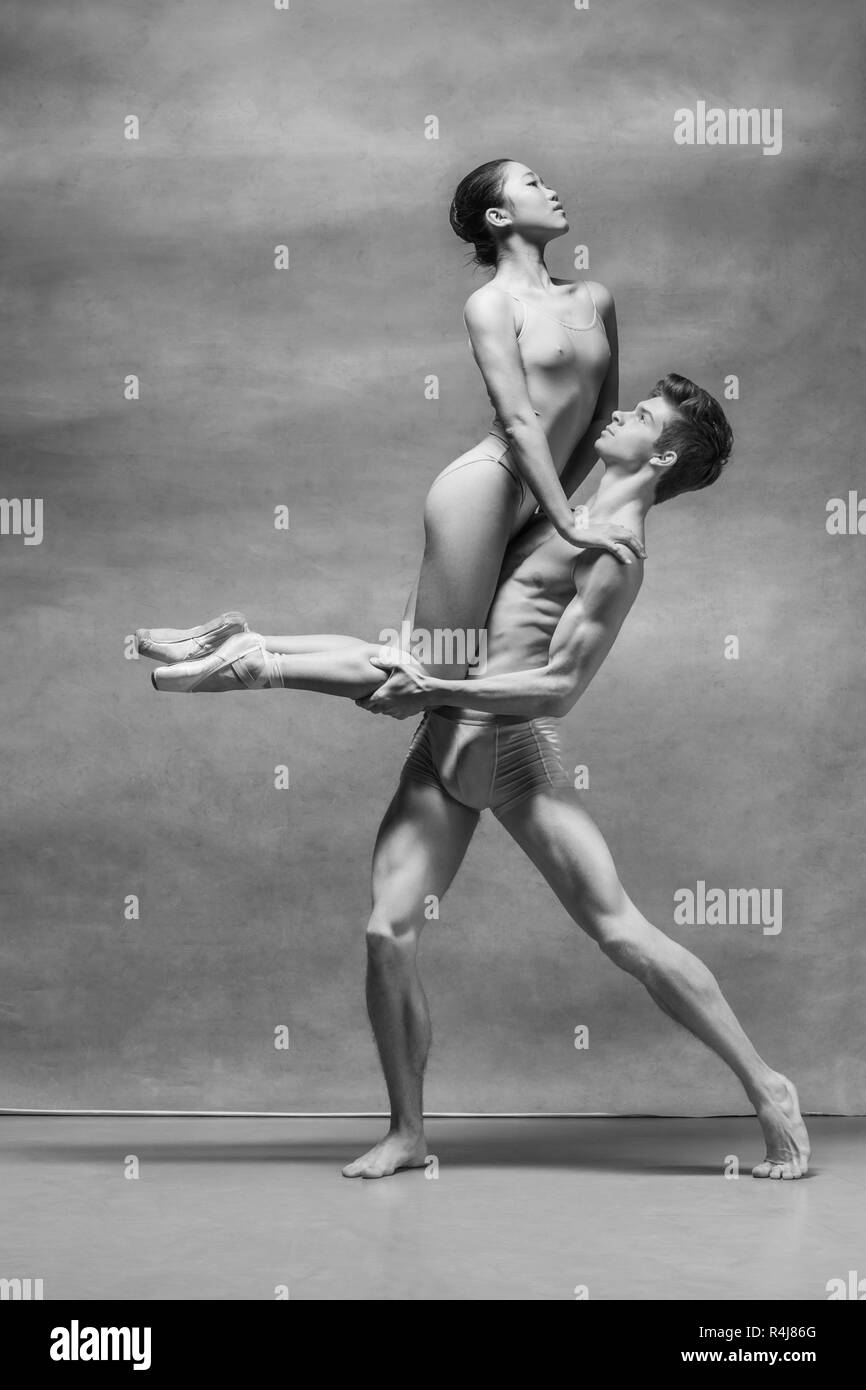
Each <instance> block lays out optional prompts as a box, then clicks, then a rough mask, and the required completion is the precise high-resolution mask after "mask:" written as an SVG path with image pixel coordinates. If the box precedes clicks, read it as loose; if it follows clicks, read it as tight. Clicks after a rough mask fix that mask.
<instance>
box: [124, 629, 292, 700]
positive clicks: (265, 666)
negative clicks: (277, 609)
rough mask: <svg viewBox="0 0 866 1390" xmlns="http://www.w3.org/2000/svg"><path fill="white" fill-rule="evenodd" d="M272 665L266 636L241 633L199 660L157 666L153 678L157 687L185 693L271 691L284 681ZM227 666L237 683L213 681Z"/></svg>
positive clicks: (218, 693) (155, 687) (211, 693)
mask: <svg viewBox="0 0 866 1390" xmlns="http://www.w3.org/2000/svg"><path fill="white" fill-rule="evenodd" d="M273 666H274V661H273V657H272V654H271V653H270V652H269V651H268V649H267V647H266V646H265V643H264V638H263V637H261V636H260V635H259V634H258V633H257V632H238V633H236V634H235V635H234V636H233V637H230V638H229V639H228V641H227V642H223V644H222V646H221V647H219V648H218V649H217V650H216V651H215V652H211V654H210V655H209V656H203V657H200V658H199V659H198V660H196V661H178V662H175V663H174V664H173V665H172V666H157V668H156V670H155V671H154V672H152V674H151V677H150V679H151V681H152V682H153V686H154V689H156V690H164V691H172V690H173V691H177V692H179V693H180V694H184V695H195V694H210V695H221V694H224V693H225V692H226V691H229V690H269V689H272V688H273V687H274V686H279V685H280V684H281V682H280V681H279V676H278V674H277V673H274V671H273ZM227 667H231V669H232V671H233V673H234V675H235V677H236V679H237V684H236V685H234V684H233V685H226V684H223V683H222V682H221V681H218V680H214V677H217V676H219V675H220V673H221V672H223V671H225V670H226V668H227Z"/></svg>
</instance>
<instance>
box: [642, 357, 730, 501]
mask: <svg viewBox="0 0 866 1390" xmlns="http://www.w3.org/2000/svg"><path fill="white" fill-rule="evenodd" d="M650 396H661V397H662V398H663V399H664V400H666V401H667V402H668V404H669V405H672V406H674V407H675V409H676V410H677V411H678V412H679V414H680V415H681V416H682V419H679V420H672V421H671V423H670V424H668V425H665V427H664V429H663V430H662V432H661V434H660V435H659V437H658V439H657V440H656V445H655V451H656V453H657V454H664V453H666V452H667V451H668V450H669V449H672V450H673V451H674V452H675V453H676V456H677V461H676V463H672V464H671V466H670V467H669V468H666V469H665V470H664V472H663V473H662V474H661V476H660V478H659V480H658V482H657V483H656V492H655V499H654V501H655V502H656V504H658V503H659V502H668V501H669V500H670V499H671V497H677V496H678V495H679V493H681V492H697V490H698V489H699V488H702V487H709V486H710V483H714V482H715V481H716V479H717V478H718V476H719V474H720V473H721V471H722V469H723V468H724V466H725V464H726V463H727V461H728V457H729V455H730V452H731V449H732V448H733V447H734V432H733V430H732V429H731V427H730V425H729V424H728V421H727V418H726V416H725V412H724V411H723V410H722V407H721V406H720V405H719V403H718V401H717V400H715V399H714V398H713V397H712V396H711V395H710V393H709V391H705V390H704V389H703V387H702V386H696V385H695V383H694V382H693V381H689V379H688V377H687V376H680V375H679V373H678V372H668V374H667V376H663V377H662V378H661V380H660V381H657V382H656V384H655V386H654V387H653V389H652V390H651V391H650Z"/></svg>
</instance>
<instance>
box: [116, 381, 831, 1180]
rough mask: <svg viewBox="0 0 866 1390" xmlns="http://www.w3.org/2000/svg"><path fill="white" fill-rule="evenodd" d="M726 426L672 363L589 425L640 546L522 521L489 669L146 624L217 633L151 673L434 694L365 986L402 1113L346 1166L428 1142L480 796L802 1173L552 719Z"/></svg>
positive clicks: (794, 1116) (386, 698) (384, 876)
mask: <svg viewBox="0 0 866 1390" xmlns="http://www.w3.org/2000/svg"><path fill="white" fill-rule="evenodd" d="M731 444H732V434H731V430H730V426H729V425H728V422H727V420H726V419H725V416H724V413H723V412H722V410H721V407H720V406H719V405H718V403H717V402H716V401H715V400H714V399H713V398H712V397H711V396H710V395H708V393H707V392H706V391H704V390H702V389H701V388H700V387H698V386H696V385H695V384H694V383H693V382H691V381H689V380H687V379H686V378H684V377H681V376H677V375H675V374H670V375H668V376H667V377H665V378H663V380H661V381H660V382H658V383H657V384H656V386H655V387H654V389H653V391H652V392H651V393H650V395H649V397H648V398H647V399H646V400H644V401H641V402H640V403H639V404H638V405H637V406H636V407H635V408H634V410H631V411H616V412H614V416H613V420H612V423H611V424H610V425H609V426H607V428H606V429H605V430H604V431H603V432H602V434H601V435H600V436H599V438H598V439H597V440H596V442H595V447H596V451H597V453H598V456H599V458H600V459H601V461H602V462H603V464H604V465H605V471H604V475H603V477H602V479H601V482H600V484H599V487H598V490H597V491H596V493H595V494H594V496H593V497H592V498H591V500H590V502H589V504H588V510H589V515H590V520H591V523H592V524H593V525H594V526H599V525H604V524H613V525H616V526H619V527H625V528H628V530H630V531H631V532H632V533H634V536H635V537H636V538H637V542H638V543H637V545H636V546H635V547H634V549H635V552H636V554H635V560H634V561H633V562H632V563H629V564H623V563H621V561H620V560H618V559H614V558H612V557H611V555H609V554H606V553H598V552H597V551H588V552H580V551H578V552H575V549H574V547H573V546H572V545H571V544H569V543H568V542H566V541H563V540H562V538H561V537H560V536H559V535H558V534H557V533H556V532H555V531H554V530H553V528H552V526H551V525H550V523H549V522H548V521H547V520H546V519H541V520H539V521H537V522H535V523H533V524H531V525H530V526H528V527H527V528H526V529H525V530H523V531H522V532H520V533H519V534H518V535H517V536H516V537H515V538H514V540H513V541H512V543H511V545H510V546H509V549H508V551H507V553H506V557H505V561H504V564H503V567H502V572H501V575H500V580H499V585H498V588H497V591H496V595H495V598H494V601H493V604H492V606H491V609H490V613H489V615H488V619H487V629H486V636H487V659H486V664H485V667H484V670H483V672H482V671H480V670H475V669H470V671H469V672H468V675H467V678H466V679H465V680H462V681H443V680H438V679H434V678H433V677H432V676H429V675H428V674H427V673H426V672H425V670H424V668H423V667H422V666H420V665H419V663H417V662H416V661H414V660H412V659H411V657H406V656H405V655H404V656H399V655H398V654H396V653H393V652H392V653H384V652H383V651H382V649H381V648H380V647H378V646H376V645H374V644H369V643H359V642H356V641H355V640H354V639H352V638H328V639H325V638H276V639H272V638H260V637H259V636H258V635H257V634H250V633H249V632H246V633H241V634H239V635H235V636H232V637H230V638H229V640H228V641H226V642H223V644H222V645H221V646H219V647H218V649H217V651H216V652H209V649H208V646H207V644H208V642H209V641H210V640H218V638H216V639H212V638H211V636H210V635H209V633H207V632H205V629H194V630H191V631H190V632H186V633H184V632H173V631H171V630H169V631H167V632H163V633H160V634H142V650H144V651H147V650H148V647H149V648H150V654H153V655H157V656H158V655H162V656H163V657H165V656H166V653H170V652H171V650H172V644H174V647H175V649H176V651H177V654H178V655H184V654H185V653H186V652H187V651H188V647H187V644H188V643H189V642H190V641H192V643H193V650H195V649H196V648H197V647H198V646H201V645H203V646H204V648H205V650H206V651H208V654H207V655H205V656H204V657H203V658H202V659H198V660H186V661H181V662H180V663H178V664H176V665H171V666H165V667H163V668H162V669H161V670H159V671H157V672H156V673H155V676H154V684H155V685H156V686H157V688H158V689H175V690H187V691H189V690H195V691H204V690H217V691H218V690H230V689H235V690H237V689H244V688H246V689H262V688H268V687H270V688H273V687H276V686H280V687H283V688H301V689H313V690H322V691H325V692H326V693H331V694H341V695H349V696H351V697H352V698H355V699H356V700H357V702H358V703H359V704H361V705H362V706H363V707H364V708H366V709H369V710H371V711H372V712H379V713H385V714H390V715H392V716H394V717H396V718H407V717H409V716H410V715H412V714H415V713H418V712H419V711H420V710H422V709H423V710H425V711H426V713H425V716H424V719H423V720H422V722H421V724H420V725H419V727H418V729H417V730H416V733H415V735H414V738H413V740H412V743H411V745H410V749H409V753H408V755H407V758H406V761H405V763H404V766H403V770H402V773H401V776H400V782H399V785H398V788H397V791H396V793H395V795H394V797H393V799H392V801H391V804H390V806H389V807H388V810H387V811H386V813H385V816H384V819H383V821H382V824H381V826H380V829H379V834H378V837H377V841H376V846H375V850H374V855H373V908H372V913H371V916H370V921H369V925H368V928H367V1004H368V1009H369V1014H370V1020H371V1023H372V1026H373V1031H374V1034H375V1038H376V1043H377V1046H378V1050H379V1056H380V1059H381V1062H382V1068H383V1071H384V1074H385V1081H386V1084H387V1088H388V1095H389V1099H390V1104H391V1124H390V1128H389V1130H388V1133H387V1135H386V1136H385V1138H384V1139H383V1140H382V1141H381V1142H380V1143H378V1144H376V1145H375V1146H374V1147H373V1148H372V1149H371V1150H370V1151H369V1152H368V1153H365V1154H363V1155H362V1156H361V1157H360V1158H358V1159H356V1160H355V1161H354V1162H353V1163H350V1164H348V1165H347V1167H345V1168H344V1169H343V1173H344V1174H345V1176H347V1177H371V1178H378V1177H386V1176H389V1175H391V1174H393V1173H395V1172H397V1171H398V1170H399V1169H402V1168H410V1167H420V1166H422V1165H423V1163H424V1160H425V1157H426V1155H427V1153H428V1151H429V1150H428V1145H427V1141H426V1139H425V1136H424V1121H423V1102H422V1088H423V1079H424V1070H425V1065H426V1061H427V1055H428V1051H429V1046H430V1017H429V1011H428V1007H427V1001H426V998H425V995H424V991H423V988H422V985H421V981H420V978H419V975H418V967H417V948H418V941H419V937H420V933H421V929H422V927H423V925H424V921H425V915H424V909H425V900H427V899H428V897H429V896H430V895H435V896H436V897H437V898H438V899H440V900H441V899H442V897H443V896H444V894H445V893H446V891H447V890H448V888H449V886H450V884H451V882H452V880H453V878H454V875H455V874H456V872H457V870H458V868H459V866H460V864H461V862H462V859H463V856H464V854H465V853H466V849H467V846H468V844H469V841H470V840H471V838H472V834H473V832H474V830H475V827H476V825H477V824H478V819H479V815H480V812H481V810H483V809H485V808H489V809H491V810H492V811H493V813H494V815H495V816H496V817H497V819H498V820H500V821H501V823H502V824H503V825H504V826H505V828H506V830H508V832H509V834H510V835H511V836H512V838H513V839H515V840H516V841H517V843H518V845H520V847H521V848H522V849H523V850H524V851H525V853H526V854H527V855H528V856H529V858H530V859H531V860H532V862H533V863H534V864H535V865H536V867H537V868H538V869H539V870H540V871H541V873H542V874H543V875H544V877H545V878H546V879H547V881H548V883H549V884H550V886H551V887H552V889H553V891H554V892H555V893H556V895H557V897H558V898H559V899H560V901H561V902H562V904H563V906H564V907H565V909H566V911H567V912H568V913H569V914H570V915H571V917H572V918H573V919H574V921H575V922H576V923H577V924H578V925H579V926H580V927H582V928H583V930H584V931H586V932H587V933H588V935H589V936H590V937H591V938H592V939H593V940H594V941H595V942H596V944H597V945H598V946H600V948H601V949H602V951H604V953H605V954H606V955H607V956H608V957H609V958H610V959H611V960H613V961H614V962H615V963H616V964H617V965H619V966H621V967H622V968H623V969H624V970H626V971H628V972H629V973H630V974H632V975H634V976H635V977H636V978H637V979H638V980H640V981H641V983H642V984H643V985H644V986H645V987H646V989H647V990H648V992H649V994H650V995H651V997H652V998H653V999H654V1000H655V1001H656V1003H657V1004H658V1005H659V1007H660V1008H661V1009H662V1010H663V1011H664V1012H665V1013H667V1014H669V1015H670V1016H671V1017H672V1018H673V1019H674V1020H676V1021H678V1022H680V1023H681V1024H683V1025H684V1026H685V1027H686V1028H688V1029H689V1030H690V1031H691V1032H692V1033H694V1034H695V1036H696V1037H698V1038H700V1039H701V1041H703V1042H704V1043H706V1044H707V1046H709V1047H711V1048H712V1049H713V1050H714V1051H715V1052H716V1053H717V1054H718V1055H719V1056H720V1057H721V1058H722V1059H723V1060H724V1061H725V1062H727V1064H728V1065H729V1066H730V1067H731V1069H732V1071H733V1072H734V1073H735V1075H736V1076H737V1077H738V1078H739V1080H740V1082H741V1083H742V1085H743V1088H744V1090H745V1092H746V1095H747V1096H748V1097H749V1100H750V1101H751V1103H752V1105H753V1106H754V1107H755V1111H756V1113H757V1117H758V1120H759V1123H760V1125H761V1129H762V1130H763V1133H764V1138H765V1141H766V1157H765V1159H764V1160H763V1162H761V1163H759V1164H758V1165H757V1166H756V1167H755V1168H753V1169H752V1173H753V1175H754V1176H755V1177H758V1178H765V1177H769V1178H782V1179H793V1178H799V1177H802V1176H804V1175H805V1173H806V1172H807V1169H808V1161H809V1140H808V1135H807V1132H806V1127H805V1124H804V1123H803V1119H802V1116H801V1114H800V1108H799V1102H798V1098H797V1092H796V1089H795V1087H794V1085H793V1083H792V1082H791V1081H789V1080H788V1078H787V1077H785V1076H783V1075H782V1074H781V1073H780V1072H776V1071H773V1070H772V1069H771V1068H770V1067H769V1066H768V1065H767V1064H766V1063H765V1062H764V1061H763V1060H762V1059H761V1058H760V1057H759V1055H758V1053H757V1052H756V1051H755V1049H754V1047H753V1046H752V1044H751V1042H750V1041H749V1039H748V1038H747V1036H746V1034H745V1033H744V1032H743V1029H742V1028H741V1026H740V1024H739V1023H738V1021H737V1019H736V1017H735V1016H734V1014H733V1012H732V1010H731V1008H730V1006H729V1005H728V1004H727V1002H726V1000H725V999H724V997H723V996H722V993H721V991H720V989H719V986H718V984H717V982H716V980H715V978H714V977H713V975H712V974H711V973H710V971H709V970H708V969H707V967H706V966H705V965H704V964H703V963H702V962H701V961H700V960H698V958H697V957H696V956H694V955H693V954H692V953H691V952H690V951H688V950H686V949H685V947H683V946H680V945H679V944H678V943H677V942H675V941H672V940H671V939H670V938H669V937H667V936H665V935H664V933H663V932H661V931H659V930H658V929H657V928H656V927H654V926H652V924H651V923H650V922H648V921H647V920H646V918H645V917H643V916H642V914H641V913H640V912H639V911H638V909H637V908H636V907H635V905H634V903H632V901H631V899H630V898H629V897H628V895H627V893H626V892H625V890H624V888H623V887H622V884H621V883H620V882H619V879H618V877H617V873H616V868H615V866H614V863H613V860H612V858H611V855H610V851H609V850H608V848H607V845H606V844H605V841H604V840H603V838H602V836H601V834H600V832H599V830H598V829H597V827H596V826H595V824H594V823H593V821H592V820H591V819H590V817H589V816H588V815H587V813H586V812H585V811H584V810H583V808H582V806H581V804H580V800H579V797H578V795H577V793H576V792H575V790H574V788H573V785H572V782H571V779H570V777H569V776H568V774H567V773H566V772H565V770H564V768H563V766H562V761H561V755H560V750H559V743H558V738H557V734H556V729H555V725H554V722H553V721H554V720H555V719H557V718H560V717H561V716H563V715H564V714H565V713H566V712H567V711H568V710H569V709H570V708H571V707H572V705H574V703H575V702H576V701H577V700H578V699H579V698H580V696H581V694H582V693H583V691H584V690H585V689H586V688H587V686H588V684H589V682H590V681H591V680H592V678H593V676H594V675H595V673H596V671H597V670H598V669H599V667H600V666H601V664H602V662H603V660H604V658H605V656H606V655H607V653H608V652H609V651H610V648H611V646H612V645H613V642H614V640H615V638H616V635H617V633H618V632H619V629H620V627H621V626H622V623H623V621H624V619H625V616H626V614H627V612H628V610H629V608H630V607H631V605H632V603H633V602H634V600H635V598H636V596H637V593H638V590H639V588H640V585H641V581H642V577H643V564H642V560H641V559H640V555H641V553H642V552H643V543H644V522H645V518H646V515H647V513H648V511H649V510H650V508H651V507H652V506H653V505H654V504H656V503H659V502H662V501H666V500H668V499H670V498H672V497H675V496H677V495H678V494H679V493H681V492H687V491H694V490H697V489H699V488H703V487H707V486H709V485H710V484H711V483H713V482H715V480H716V479H717V478H718V476H719V474H720V473H721V471H722V467H723V465H724V463H725V462H726V460H727V457H728V454H729V453H730V449H731ZM232 616H236V615H232ZM206 626H207V625H206ZM211 627H213V625H211ZM201 633H205V635H204V637H203V638H202V636H201V635H200V634H201ZM221 635H222V633H221V632H220V633H219V636H221ZM315 643H319V646H318V647H316V646H315V645H314V644H315ZM291 644H293V645H291ZM335 644H339V645H335ZM371 666H373V667H375V668H377V669H376V672H375V673H374V674H373V675H371V672H370V668H371ZM385 674H387V677H388V678H387V679H383V676H384V675H385Z"/></svg>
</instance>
